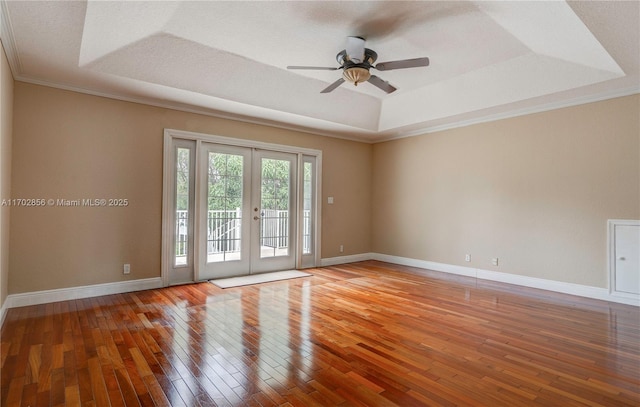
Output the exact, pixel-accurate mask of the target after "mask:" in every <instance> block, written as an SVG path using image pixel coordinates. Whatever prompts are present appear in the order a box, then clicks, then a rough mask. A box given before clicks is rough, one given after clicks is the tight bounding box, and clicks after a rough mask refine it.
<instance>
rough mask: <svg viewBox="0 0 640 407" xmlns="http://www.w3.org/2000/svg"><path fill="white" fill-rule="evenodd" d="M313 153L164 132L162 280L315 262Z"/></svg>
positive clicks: (316, 159)
mask: <svg viewBox="0 0 640 407" xmlns="http://www.w3.org/2000/svg"><path fill="white" fill-rule="evenodd" d="M321 166H322V152H321V151H319V150H313V149H305V148H299V147H291V146H285V145H279V144H270V143H263V142H257V141H250V140H240V139H232V138H227V137H221V136H212V135H207V134H199V133H192V132H185V131H180V130H170V129H166V130H165V136H164V162H163V169H164V175H163V204H162V212H163V215H162V279H163V283H164V284H165V285H173V284H184V283H189V282H193V281H199V280H208V279H215V278H224V277H232V276H240V275H247V274H253V273H263V272H268V271H274V270H288V269H293V268H307V267H315V266H316V265H317V264H318V263H319V262H320V241H321V239H320V222H319V221H318V220H319V219H320V216H321V214H320V212H321V205H320V196H321V194H320V185H321V179H320V178H321V173H322V171H321V168H322V167H321Z"/></svg>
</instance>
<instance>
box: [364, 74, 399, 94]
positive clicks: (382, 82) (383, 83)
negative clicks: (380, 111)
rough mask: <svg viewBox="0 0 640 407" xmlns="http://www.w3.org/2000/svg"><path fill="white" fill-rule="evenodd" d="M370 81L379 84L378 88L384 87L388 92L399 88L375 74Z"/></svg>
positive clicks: (375, 84)
mask: <svg viewBox="0 0 640 407" xmlns="http://www.w3.org/2000/svg"><path fill="white" fill-rule="evenodd" d="M368 82H370V83H371V84H372V85H374V86H377V87H378V88H380V89H382V90H383V91H385V92H387V93H392V92H395V91H396V90H398V89H397V88H396V87H394V86H392V85H391V84H390V83H389V82H387V81H385V80H382V79H380V78H379V77H377V76H375V75H371V77H370V78H369V81H368Z"/></svg>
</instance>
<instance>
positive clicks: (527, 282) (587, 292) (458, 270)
mask: <svg viewBox="0 0 640 407" xmlns="http://www.w3.org/2000/svg"><path fill="white" fill-rule="evenodd" d="M342 259H346V260H348V261H344V263H352V262H354V261H363V260H378V261H384V262H387V263H394V264H400V265H403V266H410V267H419V268H423V269H427V270H434V271H441V272H444V273H451V274H458V275H462V276H467V277H474V278H479V279H482V280H489V281H498V282H501V283H507V284H514V285H519V286H523V287H530V288H537V289H541V290H548V291H555V292H559V293H563V294H571V295H577V296H579V297H586V298H593V299H597V300H603V301H611V302H617V303H620V304H627V305H634V306H636V307H640V296H638V297H634V296H616V295H615V294H612V293H610V292H609V290H608V289H606V288H600V287H592V286H587V285H581V284H574V283H566V282H562V281H555V280H547V279H543V278H536V277H528V276H521V275H517V274H510V273H501V272H497V271H491V270H483V269H478V268H474V267H465V266H457V265H454V264H446V263H437V262H433V261H427V260H418V259H411V258H408V257H400V256H391V255H388V254H381V253H363V254H360V255H352V256H343V257H332V258H326V259H322V261H321V265H322V266H328V265H332V266H333V265H336V264H341V263H342V261H341V260H342Z"/></svg>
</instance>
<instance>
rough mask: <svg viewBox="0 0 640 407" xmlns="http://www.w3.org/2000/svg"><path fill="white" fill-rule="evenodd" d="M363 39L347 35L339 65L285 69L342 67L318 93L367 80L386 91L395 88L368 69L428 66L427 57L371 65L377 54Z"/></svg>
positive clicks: (332, 69) (337, 56) (303, 67)
mask: <svg viewBox="0 0 640 407" xmlns="http://www.w3.org/2000/svg"><path fill="white" fill-rule="evenodd" d="M364 43H365V39H364V38H362V37H347V48H346V49H343V50H342V51H340V52H339V53H338V55H336V60H337V61H338V63H339V64H340V66H339V67H322V66H287V69H306V70H323V71H337V70H338V69H342V70H343V72H342V78H340V79H338V80H337V81H335V82H333V83H332V84H331V85H329V86H328V87H327V88H325V89H323V90H322V91H321V92H320V93H329V92H331V91H332V90H334V89H335V88H337V87H338V86H340V85H342V84H343V83H344V82H345V81H349V82H351V83H353V84H354V85H355V86H358V84H359V83H362V82H369V83H371V84H372V85H374V86H377V87H378V88H380V89H382V90H383V91H385V92H387V93H391V92H394V91H396V90H397V88H395V87H394V86H393V85H391V84H390V83H389V82H387V81H385V80H383V79H380V78H379V77H378V76H376V75H371V73H370V72H369V69H371V68H373V69H377V70H378V71H390V70H392V69H405V68H417V67H421V66H429V58H426V57H424V58H415V59H402V60H399V61H389V62H381V63H379V64H377V65H373V63H374V62H376V60H377V59H378V54H376V52H375V51H373V50H370V49H369V48H365V47H364Z"/></svg>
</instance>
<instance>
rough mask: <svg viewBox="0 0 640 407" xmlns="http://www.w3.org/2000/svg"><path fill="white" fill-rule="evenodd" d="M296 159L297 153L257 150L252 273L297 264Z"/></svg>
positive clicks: (255, 159)
mask: <svg viewBox="0 0 640 407" xmlns="http://www.w3.org/2000/svg"><path fill="white" fill-rule="evenodd" d="M296 163H297V156H296V155H295V154H289V153H279V152H274V151H265V150H256V151H254V154H253V177H252V183H253V190H252V194H251V198H252V204H251V207H252V217H251V218H252V219H251V222H252V224H251V227H252V230H251V272H252V273H262V272H266V271H273V270H288V269H293V268H295V266H296V250H295V248H296V244H295V243H296V233H295V231H296V220H297V215H296V214H297V210H296V199H295V198H296V176H295V175H296V174H297V172H296Z"/></svg>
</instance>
